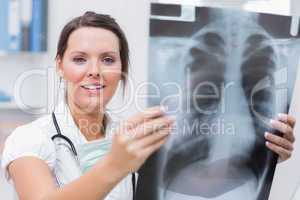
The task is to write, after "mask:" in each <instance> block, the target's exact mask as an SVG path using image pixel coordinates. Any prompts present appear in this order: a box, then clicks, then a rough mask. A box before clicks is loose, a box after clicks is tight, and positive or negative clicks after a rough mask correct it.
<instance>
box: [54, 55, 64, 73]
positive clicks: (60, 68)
mask: <svg viewBox="0 0 300 200" xmlns="http://www.w3.org/2000/svg"><path fill="white" fill-rule="evenodd" d="M55 61H56V71H57V73H58V75H59V77H61V78H63V77H64V73H63V72H64V71H63V66H62V60H61V58H60V57H59V56H58V57H57V58H56V59H55Z"/></svg>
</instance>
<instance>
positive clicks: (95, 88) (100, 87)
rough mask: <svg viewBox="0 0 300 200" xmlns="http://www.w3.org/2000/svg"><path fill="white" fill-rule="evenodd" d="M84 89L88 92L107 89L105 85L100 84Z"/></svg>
mask: <svg viewBox="0 0 300 200" xmlns="http://www.w3.org/2000/svg"><path fill="white" fill-rule="evenodd" d="M81 87H82V88H84V89H86V90H91V91H93V90H101V89H103V88H105V87H106V86H105V85H100V84H89V85H82V86H81Z"/></svg>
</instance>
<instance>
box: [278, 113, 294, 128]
mask: <svg viewBox="0 0 300 200" xmlns="http://www.w3.org/2000/svg"><path fill="white" fill-rule="evenodd" d="M278 119H279V120H280V121H282V122H285V123H288V124H289V125H290V126H291V127H292V128H294V127H295V124H296V119H295V118H294V117H293V116H291V115H287V114H284V113H279V114H278Z"/></svg>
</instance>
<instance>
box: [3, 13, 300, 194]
mask: <svg viewBox="0 0 300 200" xmlns="http://www.w3.org/2000/svg"><path fill="white" fill-rule="evenodd" d="M128 54H129V52H128V45H127V40H126V38H125V36H124V34H123V31H122V30H121V29H120V27H119V26H118V24H117V23H116V22H115V21H114V19H112V18H111V17H110V16H108V15H101V14H96V13H93V12H86V13H85V14H84V15H83V16H80V17H77V18H75V19H73V20H72V21H70V22H69V23H68V24H67V25H66V26H65V27H64V29H63V30H62V33H61V36H60V39H59V43H58V48H57V56H56V63H57V71H58V73H59V75H60V76H61V78H62V79H63V80H64V82H65V84H66V102H67V103H66V104H64V103H61V104H59V105H58V107H57V108H59V109H56V110H55V111H54V112H53V113H52V114H51V115H46V116H44V117H41V118H39V119H37V120H36V121H33V122H31V123H29V124H26V125H23V126H21V127H18V128H17V129H16V130H15V131H14V132H13V133H12V134H11V135H10V136H9V137H8V139H7V140H6V142H5V147H4V152H3V159H2V167H3V168H4V169H5V170H6V177H7V179H8V180H10V181H12V182H13V183H14V187H15V189H16V191H17V193H18V196H19V199H20V200H68V199H72V200H83V199H84V200H99V199H105V200H130V199H132V198H134V195H133V193H134V192H133V191H134V188H135V180H136V179H135V178H136V177H135V175H134V172H136V171H137V170H138V169H139V168H140V166H141V165H142V164H143V163H144V162H145V160H146V159H147V158H148V157H149V156H150V155H151V154H152V153H154V152H155V151H156V150H158V149H159V148H160V147H161V146H162V145H163V144H164V143H165V142H166V140H167V137H168V135H169V133H170V130H171V129H172V126H173V122H174V121H175V118H174V117H172V116H166V115H164V112H165V111H166V108H164V107H159V106H157V107H151V108H148V109H146V110H144V111H143V112H140V113H138V114H136V115H134V116H133V117H131V118H129V119H127V120H126V121H125V122H122V123H120V125H119V126H118V127H117V128H116V129H115V130H114V129H113V128H111V127H113V124H114V122H113V119H112V117H111V116H110V114H109V113H108V112H107V111H106V110H105V107H106V105H107V104H108V102H109V101H110V100H111V98H112V97H113V95H114V93H115V91H116V88H117V86H118V83H119V81H123V83H125V82H126V76H127V71H128V60H129V55H128ZM57 110H60V111H57ZM61 110H63V111H61ZM294 124H295V120H294V119H293V118H292V117H290V116H288V115H283V114H282V115H280V116H279V117H278V118H277V119H274V120H273V122H272V125H273V127H274V128H275V129H277V130H279V131H281V132H282V133H283V137H278V136H275V135H273V134H270V133H269V134H266V140H267V141H268V142H267V143H266V146H267V147H268V148H269V149H271V150H272V151H274V152H276V153H278V154H279V156H280V159H281V160H286V159H288V158H289V157H290V156H291V153H292V150H293V142H294V140H295V138H294V135H293V127H294ZM110 133H112V134H110Z"/></svg>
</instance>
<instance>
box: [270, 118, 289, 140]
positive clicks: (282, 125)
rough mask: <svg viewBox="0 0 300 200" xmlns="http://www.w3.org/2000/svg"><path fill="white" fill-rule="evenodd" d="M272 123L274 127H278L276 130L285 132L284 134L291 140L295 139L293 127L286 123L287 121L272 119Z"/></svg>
mask: <svg viewBox="0 0 300 200" xmlns="http://www.w3.org/2000/svg"><path fill="white" fill-rule="evenodd" d="M271 125H272V127H273V128H274V129H276V130H278V131H280V132H281V133H283V135H284V137H285V138H286V139H288V140H289V141H291V142H294V141H295V137H294V133H293V129H292V127H290V126H289V125H288V124H285V123H283V122H280V121H278V120H271Z"/></svg>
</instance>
